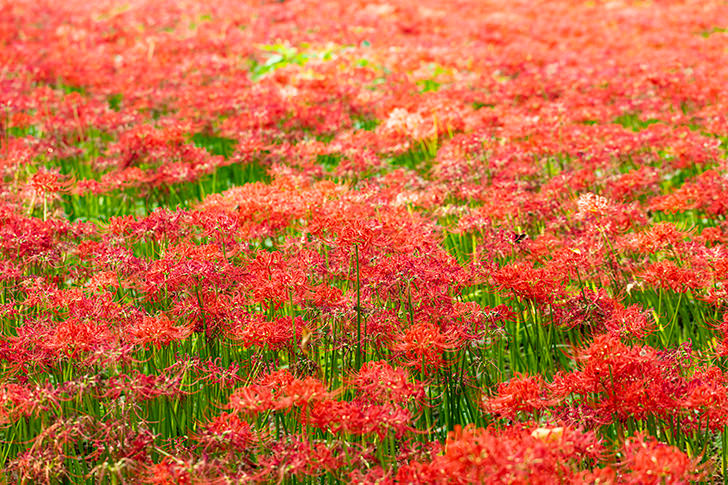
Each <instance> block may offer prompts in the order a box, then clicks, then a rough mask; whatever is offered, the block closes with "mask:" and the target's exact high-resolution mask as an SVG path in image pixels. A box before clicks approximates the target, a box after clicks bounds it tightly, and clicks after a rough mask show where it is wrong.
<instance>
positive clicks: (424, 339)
mask: <svg viewBox="0 0 728 485" xmlns="http://www.w3.org/2000/svg"><path fill="white" fill-rule="evenodd" d="M456 348H457V342H456V341H455V340H454V338H453V336H452V335H446V334H443V333H441V332H440V330H439V329H438V328H437V327H436V326H435V325H433V324H431V323H427V322H422V323H415V324H414V325H412V326H411V327H410V328H408V329H407V330H405V332H404V333H403V334H402V335H401V336H400V338H399V339H398V341H396V342H394V344H393V345H392V350H393V351H394V352H396V353H397V354H398V355H399V356H400V359H401V361H402V363H403V365H405V366H407V367H412V368H414V369H416V370H417V371H419V372H421V373H425V374H427V373H430V372H432V371H437V370H439V369H442V368H444V367H447V366H448V365H450V364H451V361H448V360H447V357H446V356H445V355H444V353H445V352H447V351H451V350H454V349H456Z"/></svg>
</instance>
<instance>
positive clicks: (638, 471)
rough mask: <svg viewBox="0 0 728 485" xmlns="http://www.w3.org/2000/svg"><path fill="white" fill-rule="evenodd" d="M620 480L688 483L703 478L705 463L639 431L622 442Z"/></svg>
mask: <svg viewBox="0 0 728 485" xmlns="http://www.w3.org/2000/svg"><path fill="white" fill-rule="evenodd" d="M622 466H623V467H624V469H625V471H624V472H623V473H622V475H621V476H620V482H621V483H630V484H638V483H639V484H642V483H645V484H658V483H688V482H692V481H694V480H701V479H702V478H705V470H704V468H705V467H704V466H703V467H701V466H700V465H699V464H698V461H697V460H695V459H691V458H690V457H689V456H688V455H686V454H685V453H683V452H682V451H680V450H678V449H677V448H675V447H673V446H668V445H666V444H664V443H660V442H658V441H657V440H655V439H654V438H653V437H651V436H645V435H642V434H639V435H636V436H633V437H632V438H629V439H628V440H627V441H626V442H625V444H624V457H623V458H622Z"/></svg>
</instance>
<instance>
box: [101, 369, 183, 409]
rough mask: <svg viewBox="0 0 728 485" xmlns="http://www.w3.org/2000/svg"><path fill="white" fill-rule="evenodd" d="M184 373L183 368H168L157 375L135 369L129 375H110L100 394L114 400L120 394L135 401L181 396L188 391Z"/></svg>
mask: <svg viewBox="0 0 728 485" xmlns="http://www.w3.org/2000/svg"><path fill="white" fill-rule="evenodd" d="M174 372H176V373H174ZM184 373H185V370H184V369H183V370H181V371H180V370H177V369H175V368H169V369H165V370H164V371H163V372H162V373H161V374H158V375H146V374H142V373H141V372H139V371H136V372H134V373H132V374H130V375H127V374H121V375H118V376H112V377H110V378H109V379H108V380H107V381H106V382H105V384H104V389H103V390H102V391H101V396H102V397H103V398H107V399H111V400H114V401H116V400H118V399H119V398H120V397H121V396H122V395H124V396H128V399H133V400H135V401H137V400H138V401H146V400H150V399H156V398H158V397H161V396H164V397H179V396H183V395H186V394H187V393H188V392H189V391H188V390H187V389H185V386H186V385H185V384H184V383H183V377H184Z"/></svg>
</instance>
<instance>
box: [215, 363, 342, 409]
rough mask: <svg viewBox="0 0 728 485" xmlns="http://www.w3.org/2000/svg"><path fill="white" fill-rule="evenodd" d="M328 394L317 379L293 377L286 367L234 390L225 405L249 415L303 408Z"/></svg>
mask: <svg viewBox="0 0 728 485" xmlns="http://www.w3.org/2000/svg"><path fill="white" fill-rule="evenodd" d="M332 396H333V393H331V392H329V391H328V390H327V389H326V387H325V386H324V384H323V383H322V382H321V381H319V380H318V379H315V378H313V377H307V378H305V379H296V378H295V377H293V375H292V374H291V373H290V372H289V371H288V370H281V371H276V372H273V373H271V374H268V375H266V376H264V377H263V378H261V379H260V380H259V381H258V382H257V383H255V384H251V385H249V386H246V387H241V388H239V389H236V390H235V391H234V392H233V393H232V395H231V396H230V399H229V402H228V405H227V407H228V409H232V410H233V411H236V412H241V413H253V414H257V413H260V412H263V411H268V410H290V409H291V408H293V407H300V408H302V409H306V408H307V407H308V406H309V405H311V404H312V403H314V402H316V401H323V400H327V399H330V398H331V397H332Z"/></svg>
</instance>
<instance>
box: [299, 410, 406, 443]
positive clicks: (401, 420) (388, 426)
mask: <svg viewBox="0 0 728 485" xmlns="http://www.w3.org/2000/svg"><path fill="white" fill-rule="evenodd" d="M305 419H306V422H307V423H311V424H312V425H313V426H315V427H317V428H319V429H322V430H326V431H330V432H331V433H343V434H356V435H367V434H374V435H376V436H377V437H378V438H379V439H380V440H381V439H384V437H385V436H387V434H388V433H389V432H390V431H391V432H393V433H394V434H395V436H396V437H398V438H399V437H401V436H402V435H403V434H404V433H405V432H408V431H411V430H412V429H413V428H412V427H411V422H412V414H411V413H410V411H409V410H408V409H405V408H401V407H399V406H397V405H394V404H389V403H387V404H382V405H380V404H373V403H371V402H366V401H333V400H322V401H318V402H315V403H314V404H313V405H312V406H311V408H310V410H309V412H308V414H307V415H306V418H305Z"/></svg>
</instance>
